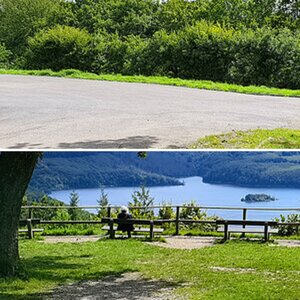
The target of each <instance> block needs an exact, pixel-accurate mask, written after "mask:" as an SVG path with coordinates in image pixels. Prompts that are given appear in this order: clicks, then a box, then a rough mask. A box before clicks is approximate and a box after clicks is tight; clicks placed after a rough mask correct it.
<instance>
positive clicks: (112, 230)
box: [102, 218, 164, 240]
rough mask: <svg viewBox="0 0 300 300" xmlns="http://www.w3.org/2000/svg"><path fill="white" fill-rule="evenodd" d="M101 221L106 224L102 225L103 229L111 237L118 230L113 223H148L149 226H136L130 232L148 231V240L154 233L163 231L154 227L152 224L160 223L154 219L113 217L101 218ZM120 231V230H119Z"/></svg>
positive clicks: (113, 236)
mask: <svg viewBox="0 0 300 300" xmlns="http://www.w3.org/2000/svg"><path fill="white" fill-rule="evenodd" d="M102 223H106V224H108V225H107V226H104V227H102V229H103V230H106V231H108V234H109V237H110V238H111V239H113V238H115V233H116V231H118V229H117V228H118V227H117V226H114V224H132V225H149V227H146V228H145V227H141V226H136V227H135V228H134V230H133V231H132V232H144V233H149V238H150V240H152V239H153V237H154V233H163V231H164V229H163V228H154V225H161V222H159V221H155V220H140V219H127V220H124V219H117V218H115V219H113V218H102ZM120 231H121V230H120Z"/></svg>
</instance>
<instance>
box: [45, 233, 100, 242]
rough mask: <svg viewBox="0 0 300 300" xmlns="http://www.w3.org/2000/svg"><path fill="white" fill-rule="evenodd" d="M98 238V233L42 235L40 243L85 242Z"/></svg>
mask: <svg viewBox="0 0 300 300" xmlns="http://www.w3.org/2000/svg"><path fill="white" fill-rule="evenodd" d="M99 239H100V237H99V235H74V236H73V235H62V236H44V239H43V240H41V241H40V242H42V243H85V242H96V241H98V240H99Z"/></svg>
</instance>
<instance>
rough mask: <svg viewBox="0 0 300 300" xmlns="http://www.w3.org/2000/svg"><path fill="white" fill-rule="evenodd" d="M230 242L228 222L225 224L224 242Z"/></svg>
mask: <svg viewBox="0 0 300 300" xmlns="http://www.w3.org/2000/svg"><path fill="white" fill-rule="evenodd" d="M227 240H228V222H227V221H225V222H224V241H227Z"/></svg>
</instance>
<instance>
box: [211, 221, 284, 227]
mask: <svg viewBox="0 0 300 300" xmlns="http://www.w3.org/2000/svg"><path fill="white" fill-rule="evenodd" d="M216 224H217V225H224V224H228V225H245V226H246V225H248V226H265V225H267V226H277V225H278V222H276V221H255V220H216Z"/></svg>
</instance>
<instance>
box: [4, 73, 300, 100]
mask: <svg viewBox="0 0 300 300" xmlns="http://www.w3.org/2000/svg"><path fill="white" fill-rule="evenodd" d="M0 74H14V75H36V76H55V77H67V78H80V79H89V80H107V81H119V82H140V83H154V84H162V85H173V86H182V87H189V88H197V89H206V90H215V91H225V92H237V93H243V94H257V95H277V96H287V97H300V90H290V89H279V88H272V87H266V86H241V85H237V84H229V83H221V82H213V81H208V80H187V79H180V78H169V77H163V76H125V75H120V74H94V73H89V72H82V71H79V70H73V69H70V70H62V71H59V72H54V71H52V70H4V69H0Z"/></svg>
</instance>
